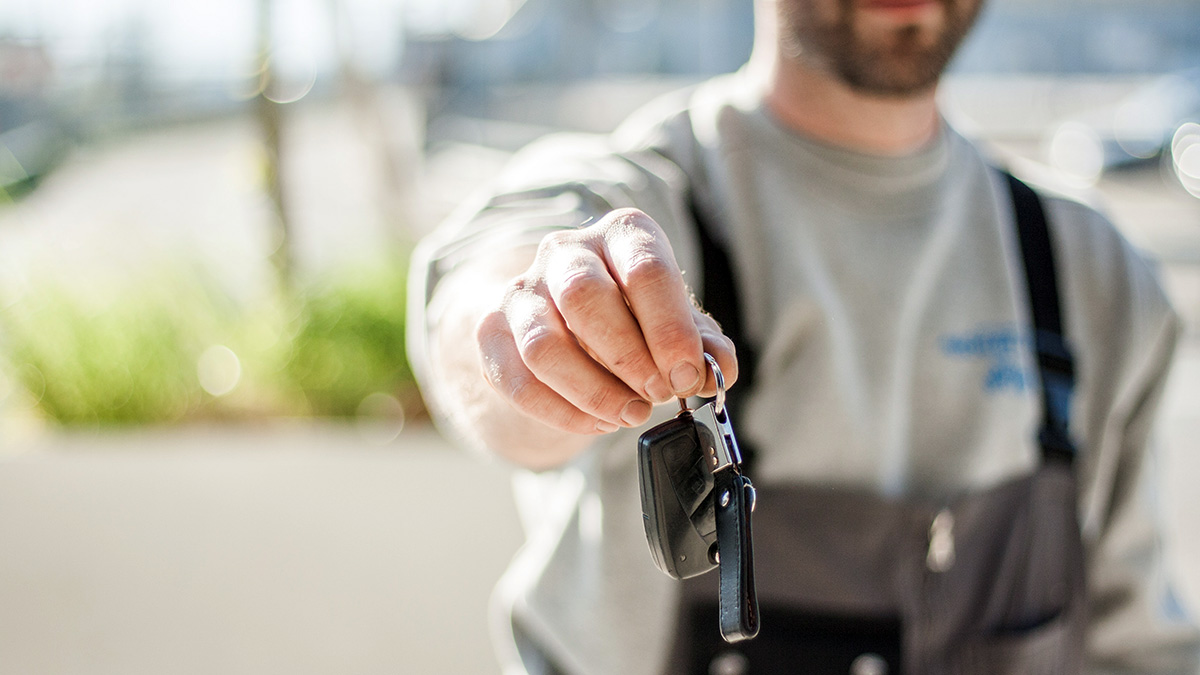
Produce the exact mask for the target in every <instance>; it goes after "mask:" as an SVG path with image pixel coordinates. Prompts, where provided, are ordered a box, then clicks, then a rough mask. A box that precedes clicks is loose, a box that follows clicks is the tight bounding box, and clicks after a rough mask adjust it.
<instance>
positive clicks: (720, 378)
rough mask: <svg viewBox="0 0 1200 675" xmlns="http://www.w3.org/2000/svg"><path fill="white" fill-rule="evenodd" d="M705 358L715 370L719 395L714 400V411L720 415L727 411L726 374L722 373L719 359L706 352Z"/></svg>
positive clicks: (714, 375) (713, 370)
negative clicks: (718, 363) (718, 362)
mask: <svg viewBox="0 0 1200 675" xmlns="http://www.w3.org/2000/svg"><path fill="white" fill-rule="evenodd" d="M704 360H705V361H708V367H709V368H711V369H712V372H713V379H715V380H716V381H717V397H716V399H715V400H714V402H713V412H715V413H717V414H718V415H720V414H721V413H723V412H725V376H724V375H722V374H721V366H718V365H717V360H716V359H714V358H713V357H712V355H711V354H709V353H708V352H705V353H704Z"/></svg>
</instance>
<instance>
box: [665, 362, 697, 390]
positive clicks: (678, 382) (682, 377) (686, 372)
mask: <svg viewBox="0 0 1200 675" xmlns="http://www.w3.org/2000/svg"><path fill="white" fill-rule="evenodd" d="M671 386H672V387H673V388H674V389H675V393H676V394H690V393H691V392H692V391H694V390H695V389H696V388H697V387H699V386H700V371H699V370H696V367H695V366H693V365H692V364H690V363H680V364H678V365H676V366H675V367H674V368H672V369H671Z"/></svg>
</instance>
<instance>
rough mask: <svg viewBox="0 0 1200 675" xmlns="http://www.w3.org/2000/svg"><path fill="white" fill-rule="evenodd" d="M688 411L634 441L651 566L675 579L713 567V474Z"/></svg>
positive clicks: (714, 565)
mask: <svg viewBox="0 0 1200 675" xmlns="http://www.w3.org/2000/svg"><path fill="white" fill-rule="evenodd" d="M700 433H701V432H700V428H699V425H697V424H696V422H695V420H694V419H693V418H692V415H691V412H690V411H687V410H685V411H683V412H680V413H679V415H678V416H677V417H675V418H674V419H672V420H669V421H667V422H664V423H662V424H660V425H658V426H656V427H654V428H653V429H650V430H649V431H647V432H646V433H644V434H642V436H641V437H640V438H639V439H638V463H639V471H638V476H639V477H640V480H641V492H642V519H643V524H644V525H645V527H646V541H647V542H648V543H649V545H650V555H651V557H652V558H653V559H654V564H655V565H657V566H658V569H660V570H662V571H663V572H665V573H666V574H668V575H669V576H671V577H673V578H675V579H687V578H689V577H694V576H696V575H699V574H703V573H705V572H707V571H709V570H711V569H713V568H714V567H716V566H717V561H716V548H717V520H716V511H715V509H714V503H713V499H712V491H713V472H712V467H711V464H710V462H709V460H708V458H707V457H706V456H705V453H704V451H703V447H704V446H703V445H702V443H701V441H700V438H699V434H700Z"/></svg>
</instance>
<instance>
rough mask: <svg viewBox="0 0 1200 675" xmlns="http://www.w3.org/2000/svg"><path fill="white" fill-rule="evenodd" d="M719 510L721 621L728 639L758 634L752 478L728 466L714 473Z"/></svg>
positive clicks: (745, 637) (744, 638)
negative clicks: (751, 532) (752, 531)
mask: <svg viewBox="0 0 1200 675" xmlns="http://www.w3.org/2000/svg"><path fill="white" fill-rule="evenodd" d="M713 478H714V481H715V484H714V486H713V499H715V500H716V502H717V503H716V510H717V514H716V516H717V551H718V553H719V555H720V562H719V568H720V576H721V590H720V607H719V612H718V613H719V614H720V625H721V637H723V638H725V641H726V642H738V641H740V640H748V639H750V638H752V637H754V636H755V635H758V593H757V592H756V591H755V588H754V547H753V544H752V543H751V542H752V540H751V535H750V511H751V509H752V508H753V505H754V498H755V497H754V486H753V485H751V484H750V479H749V478H747V477H746V476H744V475H742V474H740V473H738V472H737V471H734V470H732V469H726V470H724V471H718V472H717V473H716V474H714V476H713Z"/></svg>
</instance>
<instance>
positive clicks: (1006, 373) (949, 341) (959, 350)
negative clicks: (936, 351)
mask: <svg viewBox="0 0 1200 675" xmlns="http://www.w3.org/2000/svg"><path fill="white" fill-rule="evenodd" d="M938 343H939V344H940V345H941V348H942V353H944V354H946V355H947V356H953V357H958V358H964V359H974V360H978V359H982V360H985V361H986V362H987V364H988V369H987V373H986V374H985V375H984V379H983V389H984V391H987V392H989V393H999V392H1001V391H1003V390H1005V389H1008V390H1011V391H1014V392H1022V391H1025V390H1026V389H1027V388H1029V387H1030V386H1031V384H1032V382H1031V378H1030V375H1029V373H1027V372H1026V371H1025V368H1024V367H1023V366H1022V361H1021V352H1022V351H1023V350H1027V349H1028V347H1029V337H1028V336H1027V335H1023V334H1021V333H1020V332H1018V331H1017V329H1016V327H1015V326H994V327H990V328H985V329H980V330H978V331H976V332H974V333H969V334H964V335H944V336H942V337H941V338H940V339H939V340H938Z"/></svg>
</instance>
